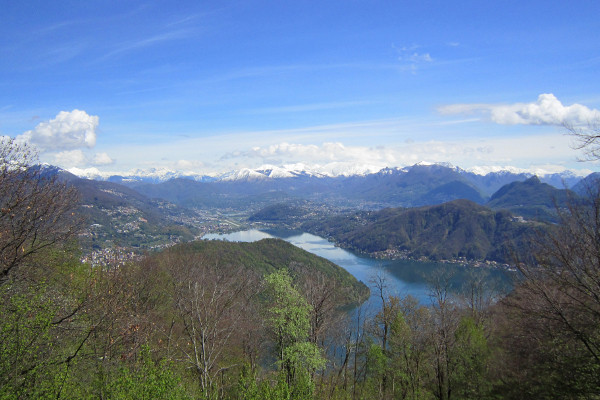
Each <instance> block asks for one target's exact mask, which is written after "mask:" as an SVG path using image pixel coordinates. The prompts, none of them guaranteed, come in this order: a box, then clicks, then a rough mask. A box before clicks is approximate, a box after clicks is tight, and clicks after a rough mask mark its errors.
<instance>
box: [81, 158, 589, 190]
mask: <svg viewBox="0 0 600 400" xmlns="http://www.w3.org/2000/svg"><path fill="white" fill-rule="evenodd" d="M338 164H339V165H336V166H335V167H331V166H307V165H305V164H293V165H286V166H273V165H266V166H262V167H259V168H242V169H239V170H235V171H230V172H226V173H223V174H218V175H212V176H209V175H205V174H198V173H193V172H186V171H173V170H169V169H166V168H151V169H148V170H139V169H138V170H134V171H131V172H130V173H128V174H126V175H119V174H104V173H101V172H99V171H94V172H92V171H83V170H79V169H74V170H73V171H70V172H71V173H73V174H75V175H77V176H79V177H84V178H88V179H94V180H101V181H102V180H106V181H110V182H115V183H121V184H125V185H135V184H139V183H162V182H166V181H168V180H171V179H188V180H192V181H196V182H218V181H227V182H232V181H246V182H257V181H264V180H269V179H287V178H350V177H365V176H368V175H376V174H386V173H395V174H399V173H408V172H409V171H410V170H411V169H413V168H415V167H417V168H418V167H433V168H435V167H441V168H446V169H448V170H453V171H455V172H457V173H458V174H460V175H462V176H464V177H466V178H467V179H468V180H469V181H470V182H471V183H473V184H475V185H476V186H477V187H479V188H481V189H482V190H483V191H484V193H485V194H487V195H490V194H492V193H493V192H495V191H496V190H498V189H499V188H500V187H501V186H503V185H504V184H506V183H509V182H512V181H514V180H525V179H527V178H530V177H531V176H534V175H537V176H538V177H539V178H540V179H541V181H542V182H545V183H548V184H551V185H553V186H555V187H557V188H559V189H563V188H565V187H566V188H570V187H571V186H573V185H574V184H576V183H577V182H578V181H579V180H581V179H582V176H578V175H576V174H575V173H574V172H573V171H569V170H565V171H563V172H560V173H546V174H540V173H532V172H515V169H506V170H500V171H495V172H486V173H483V172H481V171H480V170H479V169H474V170H472V171H470V170H465V169H462V168H460V167H455V166H452V165H451V164H448V163H435V164H431V163H417V164H415V165H413V166H408V167H384V168H380V167H376V166H372V165H358V164H349V163H338Z"/></svg>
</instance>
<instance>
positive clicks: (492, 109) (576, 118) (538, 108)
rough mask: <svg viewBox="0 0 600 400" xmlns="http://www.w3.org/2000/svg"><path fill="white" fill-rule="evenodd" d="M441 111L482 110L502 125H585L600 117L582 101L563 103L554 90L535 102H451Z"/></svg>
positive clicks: (476, 112) (444, 112)
mask: <svg viewBox="0 0 600 400" xmlns="http://www.w3.org/2000/svg"><path fill="white" fill-rule="evenodd" d="M438 111H439V112H440V113H442V114H446V115H450V114H468V115H471V114H476V115H477V114H479V115H483V116H485V117H487V118H489V119H490V120H491V121H492V122H495V123H497V124H502V125H518V124H521V125H556V126H562V125H573V126H585V125H588V124H590V123H593V122H594V121H598V120H600V111H599V110H593V109H590V108H588V107H586V106H584V105H581V104H577V103H575V104H572V105H570V106H565V105H563V104H562V103H561V102H560V100H558V99H557V98H556V96H554V95H553V94H552V93H543V94H540V95H539V97H538V99H537V101H535V102H532V103H515V104H451V105H447V106H443V107H440V108H439V109H438Z"/></svg>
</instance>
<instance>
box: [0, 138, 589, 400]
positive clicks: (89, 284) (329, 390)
mask: <svg viewBox="0 0 600 400" xmlns="http://www.w3.org/2000/svg"><path fill="white" fill-rule="evenodd" d="M34 161H35V159H34V157H33V155H32V154H31V153H30V152H29V149H28V148H27V147H26V146H21V145H19V144H17V143H15V142H13V141H10V140H9V141H5V142H4V143H3V144H2V148H1V149H0V201H1V204H0V206H1V207H0V308H1V315H2V319H1V320H0V398H2V399H13V398H14V399H20V398H77V399H79V398H101V399H130V398H143V399H160V398H165V399H188V398H189V399H220V398H232V399H312V398H327V399H329V398H333V399H336V398H337V399H378V398H379V399H396V398H397V399H444V400H450V399H498V398H503V399H522V398H540V399H544V398H548V399H550V398H551V399H559V398H565V399H573V398H581V399H595V398H599V397H600V395H599V393H600V297H599V296H600V235H599V234H598V232H600V194H599V193H598V190H597V188H596V189H594V188H592V189H591V191H590V196H589V197H587V201H585V202H584V201H580V202H578V203H577V204H576V205H573V206H572V207H570V208H568V209H566V210H562V211H561V213H560V215H559V223H558V224H557V225H556V229H554V230H552V231H545V232H544V233H542V232H540V234H539V235H537V236H536V235H533V236H531V239H530V240H529V242H528V246H527V251H523V252H519V253H515V254H514V259H513V263H514V265H515V266H517V267H518V268H519V270H520V272H521V274H520V277H521V278H520V280H519V281H517V282H515V284H514V290H513V291H512V292H511V293H510V294H508V295H501V294H500V293H497V292H496V291H495V290H494V288H493V287H490V286H488V285H487V284H485V282H484V281H483V280H482V279H480V278H477V277H475V276H474V277H473V279H471V280H469V281H466V282H464V287H463V290H462V292H461V293H459V294H456V293H452V292H450V290H449V285H450V280H451V277H450V276H447V275H444V274H443V273H439V274H434V276H432V277H431V279H430V293H431V296H430V298H431V302H430V304H427V305H423V304H419V302H418V301H417V300H415V299H414V298H411V297H410V296H408V297H398V296H395V295H392V294H390V293H389V292H388V290H387V284H386V277H385V275H384V274H381V275H378V276H374V277H373V287H375V288H376V293H375V295H376V296H377V297H378V298H379V300H380V301H379V306H378V308H377V309H375V310H368V309H366V308H363V307H361V306H358V307H357V308H355V309H353V311H351V312H349V308H350V307H351V305H352V304H354V305H356V304H360V302H361V300H363V299H364V298H365V296H366V292H365V288H364V286H363V285H361V284H360V283H358V282H356V281H355V280H354V281H353V280H352V279H351V277H349V276H348V275H347V274H344V272H343V271H340V270H339V269H338V268H339V267H338V268H336V267H335V266H334V265H331V264H330V263H328V262H326V261H325V260H322V259H318V258H317V257H314V256H312V255H309V254H308V253H306V252H303V251H300V250H298V249H296V248H294V247H293V246H291V245H289V244H287V243H285V242H282V241H277V240H267V241H262V242H258V243H256V244H233V243H226V242H196V243H190V244H184V245H178V246H174V247H171V248H169V249H168V250H165V251H163V252H160V253H156V254H152V255H149V256H147V257H145V258H144V259H143V260H141V261H139V262H131V263H129V264H126V265H123V266H118V267H117V266H106V267H95V268H92V267H90V266H89V265H86V264H82V263H81V262H80V261H79V250H78V249H79V247H78V243H77V233H78V232H79V229H80V227H81V226H82V221H81V219H80V218H79V216H78V215H77V213H76V212H75V210H76V209H77V208H76V207H77V197H78V194H77V192H76V191H75V190H74V189H73V188H71V187H69V186H68V184H67V183H61V182H59V181H57V180H56V179H55V178H53V177H49V176H45V175H44V174H43V173H41V171H40V169H36V168H30V165H31V164H32V163H33V162H34Z"/></svg>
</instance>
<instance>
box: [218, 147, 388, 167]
mask: <svg viewBox="0 0 600 400" xmlns="http://www.w3.org/2000/svg"><path fill="white" fill-rule="evenodd" d="M231 158H259V159H261V160H262V161H263V162H266V163H270V164H282V163H298V162H302V163H318V164H327V163H331V162H351V163H363V164H380V165H382V166H384V165H388V164H393V163H395V162H396V159H395V157H394V156H393V155H392V154H391V152H390V151H389V150H388V149H386V148H385V147H378V148H370V147H363V146H345V145H343V144H342V143H339V142H328V143H323V144H322V145H320V146H319V145H314V144H294V143H280V144H274V145H270V146H264V147H258V146H257V147H253V148H252V149H250V150H248V151H243V152H235V153H228V154H226V155H225V156H224V157H223V159H231Z"/></svg>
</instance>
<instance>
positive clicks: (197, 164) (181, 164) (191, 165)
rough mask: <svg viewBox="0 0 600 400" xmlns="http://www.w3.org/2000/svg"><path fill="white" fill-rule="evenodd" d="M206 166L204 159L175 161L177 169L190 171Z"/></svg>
mask: <svg viewBox="0 0 600 400" xmlns="http://www.w3.org/2000/svg"><path fill="white" fill-rule="evenodd" d="M202 167H204V163H203V162H202V161H196V160H193V161H191V160H178V161H177V162H176V163H175V169H177V170H186V171H190V170H197V169H200V168H202Z"/></svg>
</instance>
